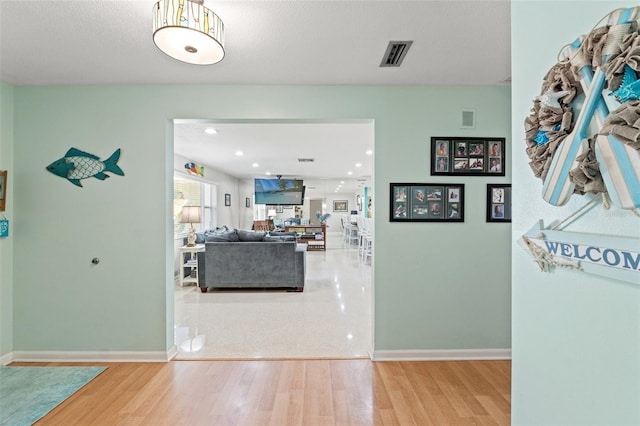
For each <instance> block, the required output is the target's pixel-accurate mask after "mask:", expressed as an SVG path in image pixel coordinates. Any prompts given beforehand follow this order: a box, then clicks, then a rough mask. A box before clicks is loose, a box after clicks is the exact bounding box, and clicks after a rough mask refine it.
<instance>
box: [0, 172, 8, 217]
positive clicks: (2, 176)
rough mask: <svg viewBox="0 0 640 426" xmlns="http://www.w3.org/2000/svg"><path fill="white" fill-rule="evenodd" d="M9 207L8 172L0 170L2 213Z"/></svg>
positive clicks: (0, 206)
mask: <svg viewBox="0 0 640 426" xmlns="http://www.w3.org/2000/svg"><path fill="white" fill-rule="evenodd" d="M6 206H7V171H6V170H0V212H3V211H4V209H5V208H6Z"/></svg>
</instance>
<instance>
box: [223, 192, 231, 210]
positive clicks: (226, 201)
mask: <svg viewBox="0 0 640 426" xmlns="http://www.w3.org/2000/svg"><path fill="white" fill-rule="evenodd" d="M224 205H225V207H230V206H231V194H224Z"/></svg>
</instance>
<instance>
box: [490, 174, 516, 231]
mask: <svg viewBox="0 0 640 426" xmlns="http://www.w3.org/2000/svg"><path fill="white" fill-rule="evenodd" d="M487 222H511V184H493V183H488V184H487Z"/></svg>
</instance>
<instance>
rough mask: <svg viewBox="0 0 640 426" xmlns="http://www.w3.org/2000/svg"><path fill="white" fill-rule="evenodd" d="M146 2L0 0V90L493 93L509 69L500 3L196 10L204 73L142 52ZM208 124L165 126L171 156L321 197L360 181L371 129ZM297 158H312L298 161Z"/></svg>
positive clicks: (227, 5) (366, 167) (371, 2)
mask: <svg viewBox="0 0 640 426" xmlns="http://www.w3.org/2000/svg"><path fill="white" fill-rule="evenodd" d="M154 3H155V2H154V1H153V0H128V1H127V0H67V1H52V0H20V1H11V0H0V79H1V80H2V81H5V82H7V83H10V84H13V85H88V84H91V85H110V84H310V85H500V84H507V83H505V79H507V78H508V77H509V73H510V61H511V58H510V3H509V1H508V0H489V1H483V0H446V1H445V0H414V1H376V0H362V1H357V0H351V1H349V0H348V1H333V0H327V1H314V0H291V1H270V0H264V1H212V0H205V3H204V4H205V6H207V7H209V8H210V9H212V10H213V11H214V12H216V13H217V14H218V15H219V16H220V17H221V18H222V20H223V21H224V25H225V37H226V56H225V58H224V60H223V61H222V62H220V63H218V64H215V65H211V66H196V65H189V64H184V63H182V62H179V61H176V60H174V59H171V58H169V57H167V56H166V55H164V54H163V53H162V52H160V51H159V50H158V49H157V48H156V47H155V45H154V44H153V41H152V37H151V36H152V34H151V30H152V24H151V10H152V7H153V5H154ZM391 40H394V41H397V40H413V41H414V43H413V45H412V46H411V48H410V50H409V52H408V55H407V57H406V58H405V60H404V62H403V64H402V66H401V67H400V68H380V67H379V64H380V62H381V60H382V56H383V54H384V52H385V49H386V47H387V44H388V42H389V41H391ZM283 126H284V127H283ZM217 127H220V128H221V133H220V134H218V135H215V137H214V138H211V137H208V135H205V134H204V133H202V131H201V130H202V129H201V128H200V127H199V125H196V124H193V123H190V124H184V125H178V126H176V143H175V149H176V152H178V153H179V154H182V155H185V156H186V157H188V158H190V159H191V160H194V161H198V162H203V163H207V164H211V165H212V166H215V167H219V168H220V169H222V170H228V171H229V172H230V173H232V174H233V175H237V176H240V177H243V176H244V177H248V176H253V175H259V174H260V173H262V172H264V171H266V169H270V170H269V171H271V172H272V173H274V174H282V175H292V176H293V175H295V176H296V177H302V178H305V179H306V180H307V181H308V186H313V187H315V188H317V191H318V192H317V193H316V192H315V191H316V190H311V191H309V192H308V194H310V195H311V196H322V195H323V194H326V193H328V192H333V191H334V190H335V187H336V186H337V184H338V182H340V181H342V180H344V181H345V182H346V183H345V185H344V186H343V188H344V189H343V190H344V191H352V190H355V188H357V187H358V185H362V182H361V181H360V182H359V181H358V179H360V180H362V179H363V178H364V179H368V178H367V176H371V173H372V169H373V165H372V158H371V157H369V158H366V157H363V154H364V151H365V150H366V149H365V147H369V145H371V144H372V142H373V130H372V129H373V126H372V125H369V126H368V125H365V124H362V123H360V124H348V123H337V124H336V123H334V124H328V123H324V124H320V123H307V124H302V123H298V124H297V125H294V126H286V125H285V124H284V123H280V124H279V125H276V124H273V123H271V124H269V123H251V124H249V123H219V126H217ZM347 139H348V140H349V142H348V143H346V140H347ZM212 141H215V142H212ZM212 143H213V145H212ZM236 146H243V148H242V149H243V150H244V151H245V157H244V158H243V159H238V158H235V156H234V155H233V154H232V153H231V151H235V149H234V148H235V147H236ZM250 156H251V161H249V158H250ZM298 157H314V158H316V162H315V163H314V164H313V165H308V164H307V165H299V164H297V158H298ZM294 159H295V161H294ZM254 161H255V162H258V163H259V164H261V170H260V171H259V172H258V173H256V170H255V169H254V168H252V167H251V163H253V162H254ZM356 162H362V163H363V167H362V168H360V169H357V168H355V163H356ZM302 166H304V167H302ZM263 169H264V170H263ZM349 170H351V171H353V173H354V175H352V176H349V175H347V174H346V172H347V171H349ZM367 184H371V182H370V181H368V182H367Z"/></svg>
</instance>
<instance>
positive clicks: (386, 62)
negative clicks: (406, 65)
mask: <svg viewBox="0 0 640 426" xmlns="http://www.w3.org/2000/svg"><path fill="white" fill-rule="evenodd" d="M411 44H413V41H390V42H389V45H388V46H387V50H386V52H384V56H383V57H382V62H380V66H381V67H399V66H400V65H401V64H402V61H403V60H404V57H405V56H407V52H408V51H409V48H410V47H411Z"/></svg>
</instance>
